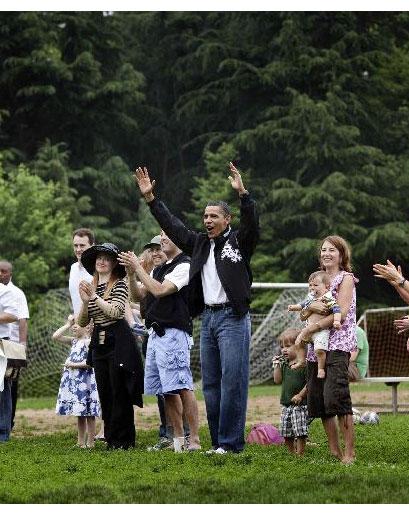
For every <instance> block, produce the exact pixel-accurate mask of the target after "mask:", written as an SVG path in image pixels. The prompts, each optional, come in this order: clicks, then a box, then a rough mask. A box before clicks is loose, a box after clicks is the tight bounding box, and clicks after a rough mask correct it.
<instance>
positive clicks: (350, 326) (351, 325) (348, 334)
mask: <svg viewBox="0 0 409 516" xmlns="http://www.w3.org/2000/svg"><path fill="white" fill-rule="evenodd" d="M346 275H349V276H352V277H353V279H354V283H358V280H357V279H356V278H355V276H354V275H353V274H352V272H346V271H340V272H339V273H338V274H337V275H336V276H335V278H334V279H333V280H332V282H331V293H332V295H333V296H334V298H335V299H337V298H338V289H339V286H340V284H341V283H342V280H343V279H344V277H345V276H346ZM335 349H337V350H339V351H347V352H348V353H351V352H352V351H356V350H357V338H356V290H355V285H354V289H353V293H352V301H351V305H350V307H349V310H348V313H347V316H346V317H345V320H344V322H343V323H342V326H341V328H340V329H339V330H335V329H334V328H331V330H330V333H329V343H328V351H333V350H335ZM307 360H309V361H310V362H316V361H317V357H316V355H315V353H314V348H313V345H312V344H308V353H307Z"/></svg>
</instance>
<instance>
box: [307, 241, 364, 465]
mask: <svg viewBox="0 0 409 516" xmlns="http://www.w3.org/2000/svg"><path fill="white" fill-rule="evenodd" d="M318 259H319V263H320V268H321V270H325V271H326V272H327V273H328V274H329V276H330V280H331V286H330V290H331V292H332V295H333V296H334V298H335V299H336V300H337V303H338V305H339V307H340V308H341V322H342V324H341V328H340V329H335V328H333V321H334V315H333V314H330V315H327V316H326V317H324V318H323V319H321V320H320V321H319V322H318V323H315V324H314V325H309V326H306V327H305V328H304V329H303V330H302V332H301V337H302V340H304V341H308V342H311V340H312V334H313V332H316V331H319V330H322V329H326V328H330V336H329V343H328V351H327V354H326V366H325V367H326V374H325V378H318V377H317V371H318V366H317V358H316V356H315V354H314V350H313V347H312V345H311V344H309V345H308V353H307V372H308V373H307V375H308V381H307V389H308V397H307V403H308V414H309V416H310V417H313V418H318V417H319V418H321V420H322V424H323V426H324V429H325V432H326V434H327V437H328V445H329V449H330V452H331V453H332V455H334V456H335V457H337V458H338V459H339V460H341V461H342V462H343V463H344V464H351V463H352V462H353V461H354V459H355V450H354V427H353V420H352V402H351V395H350V392H349V383H348V364H349V358H350V354H351V352H353V351H356V350H357V339H356V330H355V328H356V292H355V283H357V281H358V280H357V279H356V278H355V277H354V275H353V273H352V269H351V251H350V248H349V245H348V244H347V242H346V241H345V240H344V239H343V238H342V237H340V236H338V235H331V236H327V237H326V238H324V239H323V240H322V242H321V244H320V246H319V252H318ZM311 312H314V313H318V314H326V313H328V310H327V307H326V306H325V304H324V303H323V302H321V301H314V302H313V303H311V304H310V305H309V306H308V309H307V310H306V313H303V312H301V316H302V318H303V319H306V318H307V317H308V316H309V315H310V314H311ZM337 419H338V426H339V429H340V431H341V432H342V434H343V438H344V443H345V449H344V451H343V452H342V451H341V447H340V442H339V434H338V428H337V421H336V420H337Z"/></svg>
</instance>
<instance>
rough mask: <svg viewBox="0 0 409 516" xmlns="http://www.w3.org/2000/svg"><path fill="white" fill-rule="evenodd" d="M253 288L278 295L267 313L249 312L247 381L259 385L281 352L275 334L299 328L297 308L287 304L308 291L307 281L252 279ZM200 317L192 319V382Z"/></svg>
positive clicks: (197, 371)
mask: <svg viewBox="0 0 409 516" xmlns="http://www.w3.org/2000/svg"><path fill="white" fill-rule="evenodd" d="M252 289H253V290H256V289H259V290H274V291H278V293H279V295H278V298H277V299H276V301H275V302H274V303H273V305H272V307H271V308H270V310H269V311H268V312H267V313H254V312H251V313H250V317H251V327H252V337H251V345H250V384H251V385H258V384H261V383H264V382H267V381H269V380H272V378H273V367H272V359H273V357H274V355H277V353H279V352H280V346H279V344H278V342H277V337H278V336H279V335H280V333H281V332H282V331H284V330H285V329H287V328H300V329H301V328H302V327H303V323H302V322H301V321H300V318H299V313H298V312H288V311H287V306H288V305H290V304H295V303H299V302H300V301H301V300H302V299H304V298H305V297H306V295H307V293H308V283H253V285H252ZM199 333H200V319H196V320H195V321H194V327H193V338H194V342H195V345H194V347H193V348H192V350H191V369H192V373H193V378H194V380H195V382H199V381H200V349H199V340H200V339H199Z"/></svg>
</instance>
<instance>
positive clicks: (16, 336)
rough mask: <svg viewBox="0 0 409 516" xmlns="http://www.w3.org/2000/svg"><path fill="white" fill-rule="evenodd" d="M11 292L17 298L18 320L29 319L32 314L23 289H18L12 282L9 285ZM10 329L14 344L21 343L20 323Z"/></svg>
mask: <svg viewBox="0 0 409 516" xmlns="http://www.w3.org/2000/svg"><path fill="white" fill-rule="evenodd" d="M7 286H8V287H9V288H10V291H11V292H12V294H13V295H14V296H15V299H16V301H17V306H18V316H17V317H18V320H20V319H29V318H30V314H29V311H28V305H27V299H26V296H25V294H24V292H23V291H22V290H21V288H18V287H16V285H14V283H12V282H11V281H10V282H9V283H8V285H7ZM9 329H10V340H12V341H14V342H20V328H19V323H18V321H16V322H13V323H10V324H9Z"/></svg>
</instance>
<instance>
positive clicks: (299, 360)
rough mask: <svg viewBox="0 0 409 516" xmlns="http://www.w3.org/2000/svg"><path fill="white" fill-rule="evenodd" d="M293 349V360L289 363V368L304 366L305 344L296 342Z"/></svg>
mask: <svg viewBox="0 0 409 516" xmlns="http://www.w3.org/2000/svg"><path fill="white" fill-rule="evenodd" d="M294 349H295V362H294V363H293V364H291V369H301V368H302V367H305V358H306V352H305V344H304V343H303V342H301V344H296V345H295V346H294Z"/></svg>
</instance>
